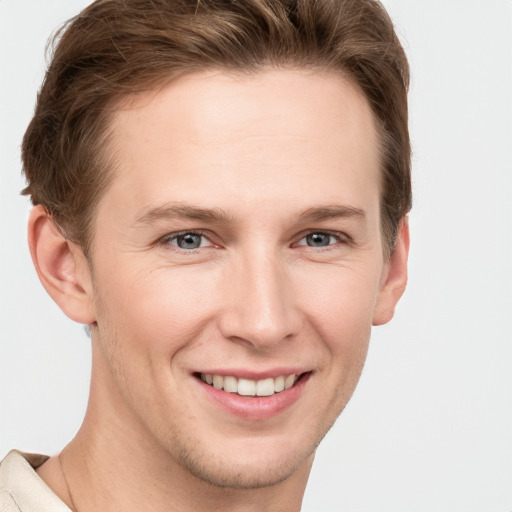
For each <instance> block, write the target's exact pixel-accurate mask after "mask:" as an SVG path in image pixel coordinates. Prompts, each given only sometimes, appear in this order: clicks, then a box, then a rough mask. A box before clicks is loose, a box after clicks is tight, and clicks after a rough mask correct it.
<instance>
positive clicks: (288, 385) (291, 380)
mask: <svg viewBox="0 0 512 512" xmlns="http://www.w3.org/2000/svg"><path fill="white" fill-rule="evenodd" d="M294 384H295V375H288V377H286V379H284V389H288V388H291V387H292V386H293V385H294Z"/></svg>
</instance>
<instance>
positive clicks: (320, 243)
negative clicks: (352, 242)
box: [297, 231, 340, 247]
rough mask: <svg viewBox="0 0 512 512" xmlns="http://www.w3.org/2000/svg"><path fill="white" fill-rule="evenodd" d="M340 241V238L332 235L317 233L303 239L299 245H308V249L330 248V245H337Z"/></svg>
mask: <svg viewBox="0 0 512 512" xmlns="http://www.w3.org/2000/svg"><path fill="white" fill-rule="evenodd" d="M339 241H340V240H339V237H337V236H335V235H332V234H331V233H325V232H322V231H317V232H314V233H309V234H308V235H306V236H305V237H303V238H302V239H301V240H300V241H299V243H298V244H297V245H307V246H308V247H328V246H329V245H333V244H336V243H338V242H339Z"/></svg>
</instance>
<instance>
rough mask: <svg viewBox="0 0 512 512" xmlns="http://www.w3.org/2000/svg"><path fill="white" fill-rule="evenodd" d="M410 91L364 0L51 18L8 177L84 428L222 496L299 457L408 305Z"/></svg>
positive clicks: (190, 5)
mask: <svg viewBox="0 0 512 512" xmlns="http://www.w3.org/2000/svg"><path fill="white" fill-rule="evenodd" d="M141 13H143V15H142V14H141ZM407 80H408V70H407V62H406V60H405V56H404V53H403V50H402V48H401V46H400V44H399V42H398V40H397V38H396V35H395V33H394V31H393V27H392V24H391V22H390V20H389V18H388V16H387V14H386V13H385V11H384V9H383V8H382V6H381V5H380V4H379V3H377V2H375V1H369V0H358V1H355V0H350V1H342V0H332V1H330V0H325V1H322V2H317V1H314V0H311V1H309V0H303V1H296V2H294V1H286V0H282V1H277V0H268V1H263V0H251V1H249V0H248V1H244V2H238V1H232V2H230V1H226V2H218V1H215V2H213V1H211V2H210V1H207V0H202V1H201V0H194V1H192V0H190V1H189V0H176V1H172V2H170V1H168V0H123V1H117V0H106V1H105V0H103V1H98V2H95V3H93V4H92V5H91V6H90V7H89V8H87V9H86V10H85V11H83V12H82V13H81V14H80V15H79V16H77V17H76V18H75V19H74V20H72V21H71V22H70V24H69V25H68V26H67V27H66V29H65V30H64V31H63V32H62V34H61V35H60V39H59V43H58V46H57V48H56V50H55V52H54V55H53V59H52V62H51V64H50V67H49V70H48V73H47V76H46V78H45V82H44V84H43V87H42V89H41V92H40V94H39V97H38V104H37V107H36V112H35V116H34V119H33V121H32V123H31V125H30V126H29V128H28V130H27V133H26V136H25V139H24V142H23V162H24V168H25V173H26V176H27V179H28V187H27V189H26V193H28V194H30V195H31V197H32V200H33V202H34V204H35V205H39V206H38V207H37V209H36V210H35V212H36V213H33V215H32V218H31V227H30V239H31V248H32V254H33V257H34V261H35V262H36V268H37V269H38V272H39V275H40V277H41V280H42V281H43V284H44V285H45V287H46V288H47V290H48V291H49V293H50V295H52V297H53V298H54V299H55V300H56V302H57V303H58V304H59V305H60V306H61V308H62V309H63V310H64V311H65V312H66V314H68V316H70V317H71V318H73V319H75V320H77V321H79V322H82V323H85V324H88V325H90V326H91V330H92V334H93V380H92V391H91V393H92V395H91V396H92V398H94V397H95V396H96V397H97V400H92V408H93V409H95V412H94V414H95V417H96V418H100V419H98V420H97V421H98V423H101V422H102V421H103V422H104V423H106V424H109V425H115V424H116V423H118V424H119V426H120V427H121V426H122V428H120V430H123V429H124V430H125V431H129V432H130V436H131V437H130V439H131V441H133V440H134V438H135V437H136V438H137V441H138V443H134V445H141V446H144V447H145V448H146V452H154V453H162V452H163V453H166V454H168V458H167V459H166V461H165V464H166V465H167V466H168V465H169V464H176V463H177V464H179V466H180V467H181V468H186V470H187V471H188V472H189V473H190V474H192V475H194V477H196V478H200V479H202V480H205V481H207V482H209V483H213V484H215V485H217V486H226V487H244V488H247V487H258V486H264V485H273V484H276V483H278V482H281V481H284V480H286V479H287V478H288V477H290V475H292V474H294V473H295V472H297V471H298V470H299V469H300V468H303V467H304V465H305V464H306V463H307V461H310V459H311V457H312V454H313V453H314V450H315V448H316V446H317V444H318V443H319V441H320V439H321V438H322V437H323V435H325V433H326V431H327V430H328V428H329V427H330V426H331V425H332V423H333V422H334V420H335V419H336V417H337V416H338V414H339V413H340V412H341V410H342V409H343V408H344V406H345V404H346V403H347V401H348V400H349V397H350V395H351V393H352V391H353V389H354V388H355V385H356V383H357V380H358V378H359V375H360V373H361V370H362V366H363V362H364V359H365V356H366V350H367V346H368V341H369V336H370V328H371V325H372V324H381V323H385V322H387V321H388V320H389V319H390V318H391V317H392V314H393V310H394V306H395V304H396V302H397V301H398V299H399V297H400V295H401V293H402V292H403V289H404V287H405V279H406V257H407V246H408V242H407V225H406V222H405V216H406V214H407V212H408V210H409V208H410V202H411V199H410V176H409V160H410V149H409V140H408V132H407V102H406V91H407ZM292 375H293V376H295V377H296V379H297V380H296V382H295V381H294V378H293V377H291V376H292ZM212 379H214V381H213V383H212V384H213V386H211V385H210V383H209V382H208V381H209V380H212ZM290 379H291V380H290ZM285 380H288V381H289V382H288V383H287V386H291V387H289V388H288V387H287V389H286V390H284V391H281V389H280V386H281V381H283V385H284V381H285ZM204 381H206V382H204ZM260 381H261V382H260ZM233 386H235V388H232V387H233ZM240 386H242V388H244V386H246V388H244V390H243V391H240V390H241V388H240ZM268 386H271V387H273V388H275V389H273V390H270V391H269V389H267V388H268ZM222 387H224V388H225V389H224V390H222V389H218V388H222ZM252 388H254V390H253V389H252ZM259 388H261V389H259ZM278 388H279V391H278V392H276V393H274V391H276V390H277V389H278ZM258 389H259V392H260V394H262V395H266V394H270V395H271V396H268V397H263V396H261V397H259V398H258V397H252V398H245V397H241V396H240V393H242V394H243V393H245V392H246V391H245V390H247V392H249V393H255V392H257V390H258ZM233 390H235V391H238V394H235V393H233V392H232V391H233ZM112 411H116V415H114V416H113V415H112ZM307 415H310V417H309V418H308V421H306V422H303V421H302V419H303V418H304V417H305V416H307ZM106 417H108V418H109V420H108V421H105V418H106ZM101 418H102V419H101ZM128 425H129V427H128ZM269 468H271V469H269Z"/></svg>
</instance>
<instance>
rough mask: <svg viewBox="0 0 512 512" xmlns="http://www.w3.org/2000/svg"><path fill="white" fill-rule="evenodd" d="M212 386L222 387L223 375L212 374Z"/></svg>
mask: <svg viewBox="0 0 512 512" xmlns="http://www.w3.org/2000/svg"><path fill="white" fill-rule="evenodd" d="M213 387H214V388H215V389H222V388H223V387H224V377H222V375H214V376H213Z"/></svg>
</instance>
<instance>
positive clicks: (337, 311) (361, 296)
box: [296, 266, 380, 343]
mask: <svg viewBox="0 0 512 512" xmlns="http://www.w3.org/2000/svg"><path fill="white" fill-rule="evenodd" d="M379 281H380V275H379V272H378V270H377V269H375V271H372V270H371V269H369V268H368V267H367V266H366V267H363V266H359V267H358V266H352V267H341V266H339V267H332V266H331V267H330V268H328V267H327V268H322V269H318V270H317V271H316V272H304V273H303V275H302V276H301V279H297V280H296V283H297V285H296V295H297V296H298V297H300V301H301V309H302V310H303V311H304V312H305V314H306V315H307V317H308V319H309V321H310V322H311V323H312V324H313V325H314V326H315V327H316V329H317V330H319V331H321V332H322V333H323V334H324V337H325V339H327V340H340V342H341V343H350V341H351V339H352V338H353V337H356V338H358V337H359V336H358V333H360V334H361V335H368V334H369V332H370V328H371V324H372V319H373V311H374V309H375V304H376V300H377V295H378V290H379Z"/></svg>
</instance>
